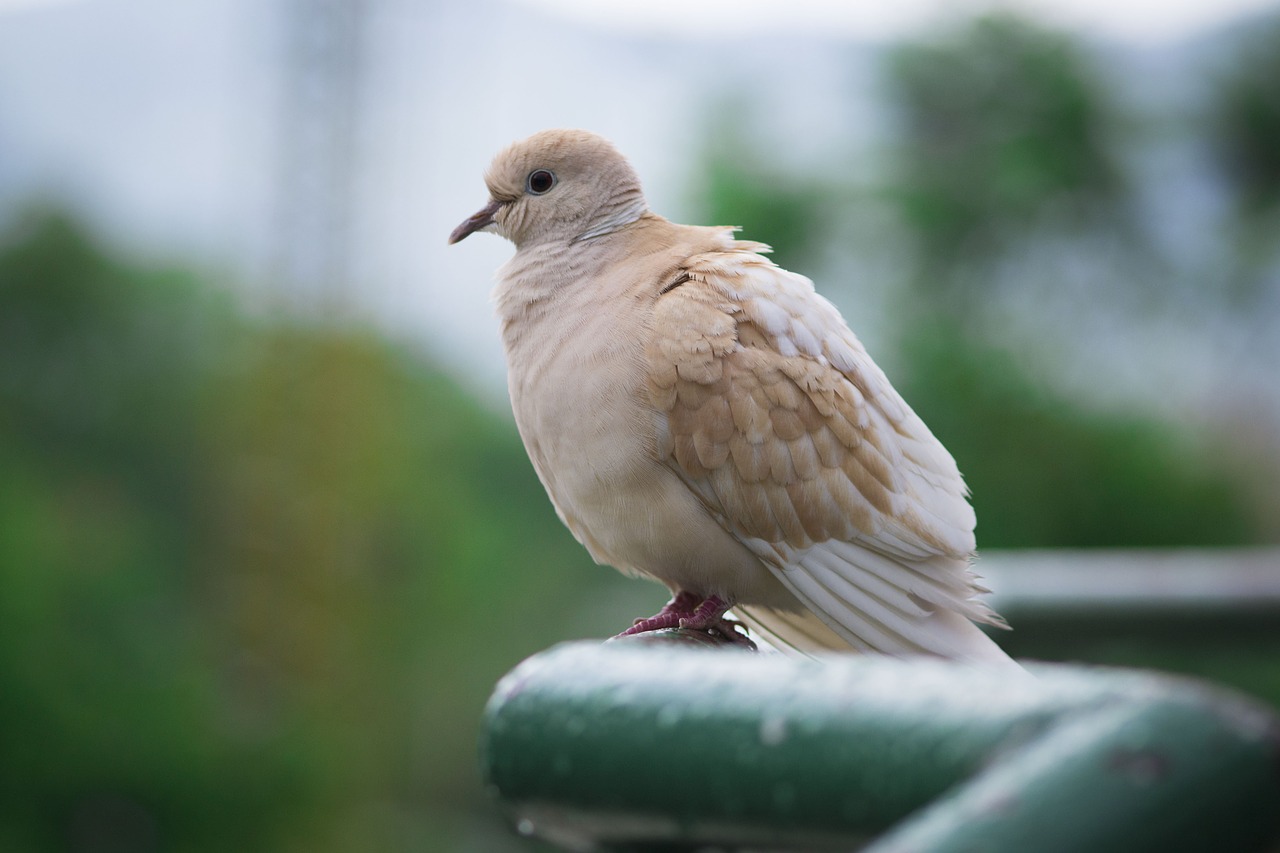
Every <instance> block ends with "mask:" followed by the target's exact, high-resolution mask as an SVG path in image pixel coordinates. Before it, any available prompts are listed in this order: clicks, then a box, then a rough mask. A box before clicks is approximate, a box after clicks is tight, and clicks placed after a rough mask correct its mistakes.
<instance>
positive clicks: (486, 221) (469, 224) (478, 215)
mask: <svg viewBox="0 0 1280 853" xmlns="http://www.w3.org/2000/svg"><path fill="white" fill-rule="evenodd" d="M501 208H502V202H500V201H498V200H497V199H490V200H489V203H488V204H486V205H485V206H484V207H482V208H481V209H480V210H478V211H476V212H475V213H473V214H471V215H470V216H468V217H467V218H466V220H465V221H464V222H463V223H462V224H461V225H459V226H458V227H457V228H455V229H453V233H452V234H450V235H449V245H450V246H452V245H453V244H454V243H456V242H458V241H459V240H461V239H463V238H464V237H466V236H467V235H468V234H471V233H472V232H475V231H481V230H483V229H485V228H488V227H489V226H490V225H492V224H493V217H494V215H495V214H497V212H498V210H499V209H501Z"/></svg>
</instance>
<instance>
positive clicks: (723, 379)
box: [449, 129, 1016, 666]
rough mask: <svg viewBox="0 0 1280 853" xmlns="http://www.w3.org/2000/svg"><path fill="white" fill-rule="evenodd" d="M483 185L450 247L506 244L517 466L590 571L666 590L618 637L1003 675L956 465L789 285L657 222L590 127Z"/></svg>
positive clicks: (758, 251)
mask: <svg viewBox="0 0 1280 853" xmlns="http://www.w3.org/2000/svg"><path fill="white" fill-rule="evenodd" d="M484 183H485V185H486V187H487V189H488V192H489V198H488V201H487V202H486V203H485V205H484V206H483V207H482V208H481V209H480V210H479V211H477V212H476V213H475V214H473V215H472V216H470V217H468V218H467V219H466V220H465V221H463V222H462V223H461V224H460V225H459V226H458V227H457V228H456V229H454V231H453V232H452V233H451V234H450V235H449V243H450V244H451V245H452V244H455V243H458V242H459V241H461V240H463V239H464V238H466V237H467V236H469V235H471V234H473V233H476V232H486V233H493V234H497V235H500V236H502V237H504V238H506V239H507V240H509V241H510V242H511V243H513V244H514V246H515V253H514V255H513V256H512V257H511V258H510V260H509V261H507V262H506V263H505V264H504V265H503V266H502V267H501V268H500V269H499V271H498V273H497V282H496V286H495V287H494V291H493V302H494V305H495V309H496V312H497V314H498V319H499V321H500V326H501V337H502V342H503V348H504V350H505V354H506V361H507V368H508V391H509V394H510V399H511V406H512V411H513V413H514V416H515V421H516V426H517V428H518V430H519V433H520V436H521V438H522V440H523V442H524V446H525V448H526V450H527V452H528V455H529V458H530V460H531V461H532V463H533V467H534V469H535V470H536V472H537V475H538V477H539V479H540V480H541V482H542V485H543V486H544V487H545V489H546V491H547V494H548V496H549V497H550V499H551V502H552V504H553V505H554V506H555V510H556V513H557V514H558V516H559V518H560V520H561V521H562V522H563V523H564V524H565V526H567V527H568V529H569V530H570V531H571V532H572V533H573V535H574V537H575V538H576V539H577V540H578V541H579V542H580V543H581V544H582V545H583V546H585V548H586V549H587V551H588V552H589V553H590V555H591V557H592V558H593V559H594V560H595V561H596V562H597V563H599V564H604V565H612V566H613V567H615V568H617V569H618V570H620V571H621V572H622V573H624V574H626V575H632V576H640V577H645V578H648V579H651V580H656V581H658V582H659V583H662V584H664V585H665V586H666V587H667V588H668V589H669V590H670V592H671V599H670V601H668V603H667V604H666V605H665V606H664V607H663V608H662V609H661V610H660V611H659V612H658V613H657V614H656V615H654V616H652V617H649V618H646V619H640V620H637V621H636V623H635V624H634V625H633V626H632V627H631V628H629V629H628V630H627V631H624V632H623V633H624V634H634V633H642V632H647V631H654V630H659V629H663V628H677V627H683V628H687V629H693V630H701V631H707V632H713V633H719V634H720V635H721V637H722V638H727V639H730V640H732V641H734V642H740V643H746V644H750V640H749V638H747V637H745V636H743V635H742V634H740V633H739V631H738V629H739V626H740V625H741V624H742V623H745V625H746V626H747V628H749V629H750V631H751V632H753V633H754V634H755V635H756V636H758V637H763V638H764V639H766V640H767V641H769V642H770V643H771V644H772V645H774V646H776V647H778V648H780V649H782V650H784V651H788V652H796V653H800V654H803V655H818V654H822V653H828V652H850V651H852V652H865V653H879V654H884V655H889V656H895V657H915V656H936V657H942V658H949V659H953V660H958V661H968V662H972V663H978V664H986V665H1007V664H1011V663H1013V661H1012V660H1011V659H1010V658H1009V657H1008V656H1007V655H1006V654H1005V652H1004V651H1002V650H1001V649H1000V647H999V646H998V645H997V644H996V643H995V642H994V641H993V640H992V639H991V638H990V637H989V636H987V634H986V633H984V632H983V631H982V630H981V629H980V628H979V627H978V625H979V624H980V623H985V624H988V625H992V626H998V627H1007V625H1006V623H1005V621H1004V620H1003V618H1002V617H1000V616H999V615H998V614H997V613H996V612H995V611H994V610H992V608H991V607H990V606H989V605H988V604H987V603H986V602H985V601H984V600H983V598H982V596H983V594H984V593H987V592H989V590H988V589H986V588H985V587H983V586H982V585H981V583H980V578H978V576H977V575H976V574H975V573H974V572H973V569H972V559H973V557H974V553H975V537H974V528H975V516H974V511H973V508H972V506H971V504H970V503H969V500H968V497H969V493H968V489H967V487H966V485H965V483H964V480H963V479H962V477H961V475H960V472H959V469H958V467H957V465H956V462H955V461H954V459H953V458H952V456H951V454H950V453H948V451H947V450H946V449H945V448H944V447H943V445H942V444H941V443H940V442H939V441H938V439H936V438H935V437H934V435H933V434H932V433H931V432H930V431H929V429H928V427H926V426H925V424H924V423H923V422H922V421H921V419H920V418H919V417H918V416H917V415H916V414H915V412H914V411H913V410H912V409H911V408H910V407H909V406H908V405H907V403H906V402H904V400H903V398H902V397H901V396H900V395H899V394H898V392H897V391H895V390H894V388H893V386H892V385H891V384H890V383H889V380H888V379H887V378H886V376H885V374H884V372H883V371H882V370H881V369H880V368H879V367H878V366H877V365H876V364H875V362H874V361H872V359H871V358H870V356H869V355H868V354H867V352H866V350H865V348H864V347H863V345H862V343H861V342H860V341H859V340H858V338H857V337H856V336H855V335H854V333H853V332H852V331H851V330H850V329H849V327H848V325H847V324H846V323H845V321H844V319H843V317H842V316H841V314H840V312H839V311H838V310H837V309H836V308H835V306H834V305H832V303H831V302H829V301H828V300H827V299H825V298H824V297H822V296H821V295H819V294H818V293H817V292H816V290H815V288H814V285H813V283H812V282H811V281H810V280H809V279H808V278H806V277H804V276H802V275H799V274H797V273H793V272H789V271H787V270H784V269H782V268H781V267H779V266H778V265H777V264H775V263H774V262H773V261H772V260H771V259H770V258H769V257H768V256H767V254H768V252H769V251H770V248H769V246H768V245H766V244H763V243H758V242H752V241H748V240H740V239H738V238H737V237H736V231H737V230H738V229H737V228H735V227H730V226H714V227H713V226H694V225H681V224H677V223H674V222H672V221H669V220H667V219H665V218H663V217H662V216H660V215H658V214H656V213H654V212H652V211H651V210H650V209H649V207H648V203H647V201H646V199H645V195H644V192H643V189H642V187H641V183H640V179H639V177H638V175H637V173H636V171H635V169H634V168H633V167H632V165H631V164H630V162H629V161H628V160H627V158H626V157H625V156H623V154H622V153H621V152H620V151H619V150H618V149H617V148H616V147H615V146H614V145H613V144H612V143H611V142H609V141H608V140H606V139H605V138H604V137H602V136H599V135H597V134H595V133H592V132H589V131H585V130H577V129H553V130H545V131H542V132H539V133H536V134H534V135H532V136H530V137H528V138H527V139H523V140H520V141H517V142H514V143H512V144H510V145H509V146H508V147H506V148H505V149H503V150H501V151H500V152H499V153H498V154H497V156H496V157H495V158H494V159H493V161H492V163H491V165H490V166H489V168H488V170H487V171H486V172H485V173H484ZM734 617H736V619H735V618H734ZM739 620H740V621H739ZM1014 665H1015V666H1016V664H1014Z"/></svg>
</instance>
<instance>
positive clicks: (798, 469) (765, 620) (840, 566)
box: [647, 243, 1007, 660]
mask: <svg viewBox="0 0 1280 853" xmlns="http://www.w3.org/2000/svg"><path fill="white" fill-rule="evenodd" d="M737 247H738V248H737V249H736V250H733V251H724V252H711V253H707V254H702V255H697V256H695V257H694V258H692V259H690V262H689V263H688V265H687V267H686V269H685V270H684V271H683V273H682V274H681V275H680V277H679V278H678V279H676V281H677V282H678V284H677V285H671V286H668V287H667V288H664V291H663V293H662V294H661V295H660V296H659V297H658V299H657V302H656V304H655V315H654V323H653V330H652V334H651V337H650V339H649V342H648V347H647V358H648V368H649V371H648V387H647V391H648V394H649V397H650V400H651V402H652V403H653V405H654V407H655V409H656V410H657V411H658V413H659V416H658V428H657V435H658V441H657V453H658V455H659V457H660V459H661V460H662V461H663V462H665V463H666V464H668V465H670V466H671V467H672V468H673V469H674V470H675V471H676V472H677V473H678V474H679V475H680V476H681V477H682V478H683V479H684V481H685V482H686V483H687V484H688V486H689V487H690V488H691V489H693V490H694V491H695V492H696V493H697V494H698V495H699V497H700V498H701V500H702V501H703V503H704V504H705V505H706V507H707V508H708V510H709V511H710V512H711V513H712V515H714V516H715V517H716V518H717V519H718V520H719V522H720V523H721V524H723V525H724V527H725V528H726V529H727V530H728V531H729V532H730V533H731V534H733V535H734V536H735V537H737V538H738V539H739V540H740V541H742V542H743V543H744V544H745V545H747V547H749V548H750V549H751V550H752V551H753V552H754V553H756V555H757V556H759V557H760V558H761V559H762V560H763V561H764V562H765V564H766V565H768V566H769V568H770V569H771V570H772V571H773V572H774V574H775V575H776V576H777V577H778V578H779V579H780V580H781V581H782V582H783V584H785V585H786V586H787V587H788V588H789V589H790V590H791V592H792V593H793V594H794V595H795V596H796V597H797V598H798V599H799V600H800V601H801V602H803V603H804V604H805V605H806V606H807V607H808V608H809V609H810V610H812V611H813V613H814V614H816V615H817V616H818V617H819V618H820V619H821V621H822V623H824V624H825V627H826V630H824V629H823V625H816V624H811V621H812V620H810V621H809V623H806V620H805V618H804V617H797V616H796V615H795V614H781V613H778V612H776V611H770V610H768V609H767V608H761V607H746V608H739V611H740V612H742V615H744V616H746V617H747V618H748V621H750V622H752V623H754V624H756V625H757V626H760V627H763V628H764V629H765V630H766V632H769V633H772V634H773V635H774V636H777V637H780V638H782V639H783V640H784V641H786V642H787V643H788V644H791V645H795V646H798V647H801V648H802V649H803V648H821V647H824V646H826V647H829V646H830V645H831V642H830V639H831V633H832V632H834V633H835V634H836V635H838V636H839V637H840V638H841V639H843V640H844V642H846V643H847V644H849V645H851V646H853V647H854V648H856V649H862V650H875V651H881V652H886V653H890V654H904V655H905V654H916V653H921V652H924V653H932V654H939V655H944V656H948V657H960V658H974V659H998V658H1003V659H1005V660H1007V658H1004V655H1003V653H1002V652H1000V651H999V649H998V647H996V646H995V644H994V643H992V642H991V641H990V640H989V639H988V638H987V637H986V636H985V635H984V634H982V632H981V631H980V630H979V629H978V628H977V627H976V626H975V625H974V624H973V623H972V622H971V621H970V620H976V621H979V622H988V623H992V624H1002V620H1001V619H1000V617H999V616H997V615H996V614H995V613H994V612H992V611H991V610H990V609H989V608H988V607H987V606H986V605H985V604H984V603H983V602H981V601H980V600H978V599H976V598H975V596H976V595H978V594H979V593H982V592H986V590H985V589H983V588H982V587H981V586H979V585H978V583H977V578H976V576H975V575H974V574H973V573H972V572H971V571H970V569H969V558H970V556H971V555H972V553H973V550H974V535H973V529H974V514H973V509H972V507H971V506H970V505H969V503H968V500H967V489H966V487H965V485H964V481H963V480H962V479H961V477H960V472H959V470H958V469H957V467H956V464H955V461H954V460H953V459H952V458H951V455H950V454H949V453H948V452H947V451H946V449H945V448H944V447H943V446H942V444H941V443H940V442H939V441H938V440H937V439H936V438H934V436H933V434H932V433H930V432H929V429H928V428H927V427H926V426H925V425H924V423H923V422H922V421H921V420H920V419H919V418H918V417H917V416H916V414H915V413H914V412H912V410H911V409H910V407H908V406H907V404H906V403H905V402H904V401H903V400H902V398H901V397H900V396H899V395H898V393H897V392H896V391H895V390H894V389H893V387H892V386H891V385H890V384H889V381H888V380H887V379H886V378H885V375H884V373H883V372H882V371H881V370H880V368H879V367H877V366H876V365H875V363H874V362H873V361H872V360H871V358H870V357H869V356H868V355H867V353H866V351H865V350H864V349H863V347H862V344H861V343H860V342H859V341H858V339H857V338H856V337H854V335H853V333H852V332H851V331H850V330H849V328H848V327H847V326H846V325H845V323H844V320H843V319H842V318H841V317H840V314H839V312H838V311H837V310H836V309H835V307H834V306H833V305H832V304H831V303H830V302H828V301H827V300H826V299H824V298H822V297H821V296H819V295H818V294H817V293H816V292H815V291H814V289H813V284H812V283H811V282H810V281H809V280H808V279H807V278H805V277H803V276H800V275H796V274H794V273H790V272H787V271H785V270H783V269H781V268H779V267H778V266H776V265H775V264H774V263H773V262H772V261H770V260H769V259H767V258H765V257H763V256H761V255H760V254H759V253H758V252H759V250H760V249H761V248H762V247H760V246H759V245H758V244H748V243H739V244H737Z"/></svg>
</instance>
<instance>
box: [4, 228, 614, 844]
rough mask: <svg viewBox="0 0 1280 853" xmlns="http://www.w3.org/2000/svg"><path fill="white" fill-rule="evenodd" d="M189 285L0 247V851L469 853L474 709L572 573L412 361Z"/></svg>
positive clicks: (37, 236)
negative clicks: (465, 836)
mask: <svg viewBox="0 0 1280 853" xmlns="http://www.w3.org/2000/svg"><path fill="white" fill-rule="evenodd" d="M212 293H213V291H211V290H210V289H209V288H207V287H204V286H202V285H201V284H200V283H199V282H198V281H197V280H196V279H195V278H194V277H193V276H191V275H189V274H186V273H182V272H178V271H173V270H153V269H148V268H143V267H138V266H134V265H129V264H124V263H121V262H119V261H117V260H115V259H113V258H111V257H110V256H108V255H106V254H105V253H103V252H102V250H100V249H99V248H98V247H97V246H96V245H94V243H93V242H92V241H91V240H89V239H88V238H87V237H86V235H85V234H84V233H83V232H82V231H80V230H79V229H78V228H77V227H76V226H75V225H74V224H73V223H71V222H69V221H68V220H66V219H65V218H62V217H59V216H56V215H54V216H50V215H42V216H34V217H30V218H28V219H27V220H26V221H25V222H24V223H23V224H22V226H21V227H20V229H19V230H18V232H17V233H14V234H9V235H7V236H6V237H5V238H3V239H0V584H3V588H4V590H5V593H4V595H2V596H0V625H3V631H4V637H5V642H4V643H0V755H3V756H4V761H3V762H2V763H0V849H5V850H84V851H103V850H106V851H111V850H130V851H146V850H170V849H182V850H192V851H198V850H211V851H212V850H227V849H261V850H300V849H306V850H314V851H325V850H349V849H370V848H373V849H414V850H435V849H440V850H443V849H466V848H467V846H468V845H467V844H465V843H462V842H458V844H459V846H455V845H454V843H453V842H451V841H449V836H450V835H451V834H453V833H456V832H457V831H458V830H457V827H458V825H459V815H461V814H466V813H467V812H469V811H473V810H476V809H479V808H480V807H481V804H482V803H483V800H482V798H481V791H480V788H479V780H478V778H477V772H476V769H475V754H474V749H475V747H474V744H475V737H474V731H475V726H476V725H477V721H478V719H479V715H480V709H481V706H482V703H483V701H484V699H485V697H486V696H487V695H488V693H489V691H490V690H491V689H492V686H493V683H494V682H495V681H496V679H497V678H498V677H499V676H500V675H501V674H502V673H503V672H505V671H506V670H508V669H509V668H510V667H511V666H512V665H514V663H515V662H516V661H517V660H518V659H519V658H520V657H522V656H523V655H524V654H527V653H528V652H530V651H533V650H535V649H537V648H540V647H542V646H545V645H546V644H547V643H549V642H551V641H553V640H555V639H557V638H559V637H563V636H566V635H567V633H568V632H569V631H571V630H572V628H566V626H565V625H564V624H561V623H560V622H558V621H551V620H548V619H546V618H545V616H544V614H547V613H554V614H558V615H564V614H568V613H572V612H573V610H575V609H577V608H578V607H581V606H582V605H581V601H582V600H585V598H587V597H588V596H589V595H590V593H591V590H592V587H591V585H590V583H586V584H584V583H583V581H584V579H585V578H587V577H588V575H586V574H585V573H587V572H590V573H591V575H590V576H591V577H594V576H595V575H596V573H597V572H598V570H595V569H592V568H589V567H588V563H589V561H588V559H587V558H586V556H585V554H584V553H583V552H582V550H581V549H580V548H579V547H578V546H577V545H576V543H574V542H573V541H572V539H571V538H570V537H569V535H568V534H567V533H566V532H564V531H563V529H562V528H561V526H560V525H559V523H558V522H557V521H556V519H555V517H554V514H553V512H552V510H551V508H550V505H549V504H548V502H547V501H546V498H545V496H544V495H543V493H542V489H541V487H540V485H539V484H538V482H537V480H536V478H535V477H534V476H533V472H532V469H531V467H530V465H529V463H528V461H527V460H526V459H525V457H524V454H523V451H522V449H521V448H520V445H519V442H518V439H517V438H516V436H515V431H514V428H513V426H512V425H511V424H510V423H509V422H505V421H502V420H499V419H496V418H494V417H493V416H491V415H489V414H487V413H486V412H484V411H483V410H482V409H480V408H478V407H477V406H476V405H475V404H474V403H473V402H471V401H470V400H469V399H468V398H467V397H466V395H465V394H463V393H462V392H461V391H460V390H459V389H458V388H457V387H455V385H454V384H453V383H452V382H451V381H450V380H449V379H447V378H446V377H444V376H443V375H442V374H440V373H439V372H438V371H436V370H434V369H433V368H431V367H430V366H429V365H428V364H426V363H424V361H423V360H422V359H421V358H419V357H417V356H415V355H413V354H411V353H408V352H406V351H404V350H402V349H398V348H395V347H392V346H390V345H388V344H386V343H384V342H382V341H380V340H379V339H378V338H376V337H374V336H373V335H370V334H365V333H360V332H355V331H344V330H337V329H316V328H307V327H299V326H295V325H289V324H283V323H279V322H267V323H263V322H257V323H250V322H248V321H246V320H244V319H242V318H240V317H238V316H237V315H236V313H235V312H234V310H233V309H232V307H231V306H230V305H229V304H228V303H227V302H226V301H225V300H220V299H218V298H216V297H214V296H212V295H211V294H212ZM517 626H518V627H517Z"/></svg>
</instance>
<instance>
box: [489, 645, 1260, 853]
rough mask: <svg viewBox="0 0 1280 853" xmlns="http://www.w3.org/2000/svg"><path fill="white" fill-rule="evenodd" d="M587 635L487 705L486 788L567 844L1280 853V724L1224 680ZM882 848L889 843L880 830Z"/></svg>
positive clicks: (523, 826)
mask: <svg viewBox="0 0 1280 853" xmlns="http://www.w3.org/2000/svg"><path fill="white" fill-rule="evenodd" d="M688 645H689V644H688V642H687V638H684V637H681V636H678V635H676V636H673V637H670V638H669V641H666V642H664V641H663V638H661V637H647V638H644V640H643V641H642V642H641V641H636V640H633V639H632V638H628V639H627V640H626V641H623V642H614V643H608V644H605V645H603V646H602V645H600V644H599V643H574V644H568V645H564V646H559V647H557V648H554V649H551V650H550V651H547V652H543V653H541V654H538V655H535V656H534V657H532V658H530V659H529V660H527V661H525V662H524V663H522V664H521V665H520V666H518V667H517V668H516V669H515V670H513V671H512V672H511V673H510V674H509V675H508V676H507V677H506V678H505V679H503V681H502V682H501V683H499V685H498V687H497V689H496V690H495V692H494V695H493V698H492V699H491V700H490V702H489V706H488V708H487V710H486V712H485V719H484V725H483V732H482V741H481V747H482V764H483V770H484V773H485V776H486V780H487V781H488V783H489V785H490V786H491V787H492V789H493V790H494V791H495V792H496V793H497V794H498V796H499V797H500V798H501V800H502V801H503V803H504V804H505V805H506V806H507V807H508V808H509V809H510V810H511V813H512V814H511V816H512V819H513V822H514V823H515V825H516V826H517V828H518V829H519V830H520V831H521V832H523V833H525V834H528V835H534V836H538V837H541V838H543V839H545V840H548V841H551V842H553V843H555V844H558V845H560V846H562V847H564V848H565V849H568V850H603V849H609V850H628V851H641V850H644V851H658V850H662V851H677V850H684V851H692V850H698V849H706V848H707V847H711V848H712V849H717V850H726V849H727V850H734V849H750V850H762V849H767V850H770V851H782V850H788V851H794V850H806V851H814V850H832V851H834V850H851V849H854V848H855V847H858V846H859V845H861V844H864V843H870V846H868V847H866V848H865V851H866V853H872V851H875V853H926V851H928V852H929V853H966V852H967V851H975V850H983V851H990V853H1024V851H1036V853H1075V851H1083V850H1087V851H1091V853H1112V851H1114V853H1177V851H1187V853H1192V851H1205V850H1231V851H1237V853H1242V851H1263V850H1270V849H1273V845H1275V843H1276V842H1277V840H1278V836H1277V831H1278V829H1280V808H1278V807H1277V806H1278V805H1280V720H1277V718H1276V717H1275V716H1274V714H1273V713H1272V712H1271V711H1269V710H1268V709H1266V708H1264V707H1262V706H1260V705H1258V704H1255V703H1253V702H1251V701H1249V700H1246V699H1244V698H1243V697H1240V696H1238V695H1235V694H1231V693H1228V692H1225V691H1219V690H1216V689H1213V688H1210V687H1208V686H1207V685H1202V684H1197V683H1194V682H1189V681H1181V680H1173V679H1167V678H1161V677H1157V676H1153V675H1150V674H1147V673H1142V672H1134V671H1123V670H1095V669H1087V668H1083V667H1067V666H1060V665H1054V666H1038V667H1035V668H1034V669H1033V670H1032V673H1033V674H1032V675H1025V676H1024V675H1019V674H1018V673H1016V672H1015V673H1010V672H1007V671H1003V670H1000V671H995V670H984V669H975V668H972V667H968V666H964V665H960V664H955V663H950V662H945V661H936V660H924V659H918V660H910V661H907V660H892V659H889V658H884V657H875V656H859V655H850V656H841V657H831V658H827V659H822V660H796V659H792V658H785V657H783V656H781V655H755V654H748V653H743V652H736V651H728V650H720V649H698V648H688V647H687V646H688ZM872 839H875V840H874V841H872Z"/></svg>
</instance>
